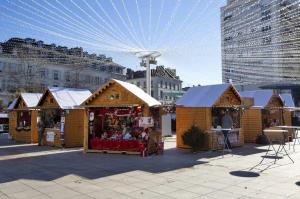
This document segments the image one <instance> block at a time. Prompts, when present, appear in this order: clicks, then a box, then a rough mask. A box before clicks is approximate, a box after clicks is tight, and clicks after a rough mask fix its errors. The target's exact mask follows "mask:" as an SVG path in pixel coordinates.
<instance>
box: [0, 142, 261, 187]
mask: <svg viewBox="0 0 300 199" xmlns="http://www.w3.org/2000/svg"><path fill="white" fill-rule="evenodd" d="M0 146H1V145H0ZM1 151H2V152H1V154H2V155H4V157H3V156H2V159H1V154H0V171H1V172H0V183H4V182H10V181H15V180H18V179H33V180H41V181H50V180H55V179H57V178H61V177H64V176H67V175H71V174H73V175H78V176H81V177H84V178H88V179H97V178H101V177H106V176H111V175H116V174H121V173H126V172H131V171H136V170H139V171H144V172H149V173H162V172H167V171H174V170H178V169H183V168H191V167H193V166H196V165H201V164H206V163H208V162H206V161H201V159H202V158H214V157H219V156H222V152H221V151H217V152H201V153H196V154H191V153H190V151H189V150H183V149H176V148H171V149H167V150H165V152H164V154H163V155H152V156H149V157H146V158H143V157H140V156H136V155H121V154H102V153H88V154H86V153H83V152H82V150H80V149H77V150H76V149H75V150H72V149H71V150H68V149H61V150H60V149H58V148H53V147H45V146H43V147H39V146H37V145H30V146H20V147H18V146H16V147H8V148H2V149H1ZM263 151H265V150H262V149H257V148H254V146H252V147H249V146H247V147H241V148H235V149H234V152H235V153H237V154H238V155H250V154H254V153H261V152H263ZM250 152H251V153H250ZM10 153H14V154H15V153H17V154H19V155H17V157H15V158H10V156H9V155H10ZM5 156H7V159H5V158H6V157H5Z"/></svg>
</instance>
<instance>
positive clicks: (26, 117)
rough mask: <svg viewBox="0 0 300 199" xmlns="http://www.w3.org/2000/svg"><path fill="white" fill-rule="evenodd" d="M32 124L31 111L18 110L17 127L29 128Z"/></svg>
mask: <svg viewBox="0 0 300 199" xmlns="http://www.w3.org/2000/svg"><path fill="white" fill-rule="evenodd" d="M30 126H31V112H30V111H18V112H17V128H28V129H30Z"/></svg>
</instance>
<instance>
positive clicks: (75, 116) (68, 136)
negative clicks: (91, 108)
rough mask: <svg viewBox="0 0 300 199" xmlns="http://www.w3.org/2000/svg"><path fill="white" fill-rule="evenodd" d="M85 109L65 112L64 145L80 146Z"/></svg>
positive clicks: (81, 144)
mask: <svg viewBox="0 0 300 199" xmlns="http://www.w3.org/2000/svg"><path fill="white" fill-rule="evenodd" d="M84 118H85V110H84V109H73V110H69V113H67V114H66V122H65V147H82V146H83V134H84V126H85V125H84V124H85V119H84Z"/></svg>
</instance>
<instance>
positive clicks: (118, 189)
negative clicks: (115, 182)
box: [107, 185, 140, 194]
mask: <svg viewBox="0 0 300 199" xmlns="http://www.w3.org/2000/svg"><path fill="white" fill-rule="evenodd" d="M107 188H108V189H110V190H113V191H116V192H118V193H123V194H128V193H131V192H134V191H138V190H140V188H137V187H134V186H130V185H122V186H115V187H107Z"/></svg>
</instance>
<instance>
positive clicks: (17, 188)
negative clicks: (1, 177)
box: [0, 183, 32, 195]
mask: <svg viewBox="0 0 300 199" xmlns="http://www.w3.org/2000/svg"><path fill="white" fill-rule="evenodd" d="M30 189H31V190H32V188H31V187H29V186H27V185H24V184H22V183H20V184H19V183H16V184H11V185H7V186H4V187H2V186H0V191H1V192H2V193H4V194H7V195H8V194H13V193H19V192H22V191H26V190H30Z"/></svg>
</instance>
